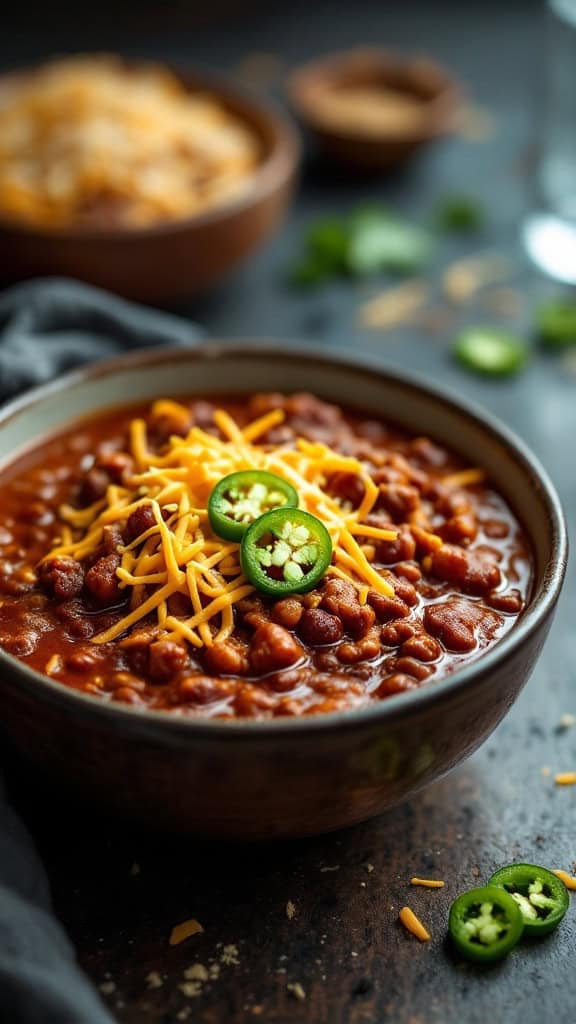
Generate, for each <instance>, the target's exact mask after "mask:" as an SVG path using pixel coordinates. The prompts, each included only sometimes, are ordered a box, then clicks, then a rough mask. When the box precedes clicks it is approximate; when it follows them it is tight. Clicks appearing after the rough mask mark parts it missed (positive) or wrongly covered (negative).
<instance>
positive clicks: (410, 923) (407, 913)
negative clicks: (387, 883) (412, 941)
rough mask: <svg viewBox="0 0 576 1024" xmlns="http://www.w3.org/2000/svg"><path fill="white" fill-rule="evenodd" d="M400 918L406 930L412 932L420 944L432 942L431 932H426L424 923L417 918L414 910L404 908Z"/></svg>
mask: <svg viewBox="0 0 576 1024" xmlns="http://www.w3.org/2000/svg"><path fill="white" fill-rule="evenodd" d="M398 916H399V918H400V920H401V922H402V924H403V925H404V927H405V928H406V930H407V931H409V932H411V934H412V935H415V936H416V938H417V939H419V940H420V942H429V941H430V939H431V938H432V936H431V935H430V932H428V931H427V930H426V928H425V927H424V925H423V924H422V921H420V919H419V918H417V917H416V914H415V913H414V911H413V910H410V907H402V910H401V911H400V913H399V915H398Z"/></svg>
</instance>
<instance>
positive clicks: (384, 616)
mask: <svg viewBox="0 0 576 1024" xmlns="http://www.w3.org/2000/svg"><path fill="white" fill-rule="evenodd" d="M368 602H369V604H370V606H371V607H372V608H373V609H374V612H375V615H376V618H377V619H378V622H389V621H390V620H392V619H399V618H403V617H405V616H406V615H409V614H410V608H409V607H408V605H407V604H406V603H405V602H404V601H401V600H400V598H399V597H396V596H394V597H385V595H384V594H378V593H377V592H376V591H375V590H371V591H370V592H369V594H368Z"/></svg>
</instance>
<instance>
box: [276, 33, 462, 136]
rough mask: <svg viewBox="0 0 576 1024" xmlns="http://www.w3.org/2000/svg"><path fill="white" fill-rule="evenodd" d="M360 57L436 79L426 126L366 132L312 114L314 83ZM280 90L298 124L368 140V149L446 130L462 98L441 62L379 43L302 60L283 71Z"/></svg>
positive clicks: (328, 133) (334, 78)
mask: <svg viewBox="0 0 576 1024" xmlns="http://www.w3.org/2000/svg"><path fill="white" fill-rule="evenodd" d="M362 60H367V61H369V62H370V64H371V65H372V68H373V69H374V70H376V69H380V70H381V71H386V70H388V71H403V72H407V73H410V72H411V71H414V72H415V71H417V70H420V71H421V70H423V69H425V70H426V72H427V73H429V74H432V75H434V76H435V77H436V79H437V84H438V91H437V93H435V94H434V95H432V96H430V98H429V99H428V100H426V101H425V103H426V108H427V119H426V124H424V125H422V127H421V128H419V129H418V130H408V131H405V132H394V133H389V132H387V131H386V130H383V131H382V132H380V133H376V132H373V133H371V132H366V131H364V130H362V128H360V127H359V128H356V129H355V128H339V127H338V125H337V124H330V123H328V122H326V121H325V120H324V119H323V117H322V115H321V114H320V115H318V114H317V112H316V110H315V106H314V101H313V98H311V97H312V94H313V93H314V91H315V89H316V88H317V85H318V84H319V83H321V82H323V81H325V82H329V81H332V82H334V81H337V80H338V78H339V77H340V76H341V73H342V72H344V71H345V70H346V69H348V68H351V69H354V67H355V66H356V65H359V64H360V62H361V61H362ZM286 91H287V94H288V97H289V99H290V103H291V106H292V108H293V110H294V111H295V112H296V113H297V114H298V115H299V117H300V118H301V119H302V121H303V122H305V123H306V124H308V125H310V126H311V127H312V128H314V130H315V131H317V132H320V133H322V134H323V135H325V136H330V137H333V138H338V139H342V140H345V141H349V142H351V143H352V142H356V143H360V142H362V143H366V144H372V145H373V146H374V147H376V146H383V145H392V144H398V145H406V144H407V143H409V142H418V141H420V142H425V141H426V140H429V139H435V138H438V136H441V135H444V134H446V132H447V131H449V130H450V128H451V127H452V123H453V120H454V117H455V112H456V110H457V108H458V105H459V102H460V101H461V99H462V86H461V84H460V82H459V81H458V79H457V78H456V77H455V76H454V75H453V74H452V72H451V71H450V70H449V68H447V67H446V66H445V65H444V64H442V63H440V61H437V60H435V59H433V58H430V57H428V56H419V55H418V54H408V53H403V52H402V51H398V50H391V49H388V48H387V47H379V46H362V45H358V46H354V47H351V48H350V49H348V50H339V51H333V52H329V53H325V54H323V55H321V56H319V57H315V58H313V59H312V60H310V61H307V62H306V63H304V64H300V65H298V67H296V68H294V70H293V71H292V72H291V73H290V74H289V75H288V77H287V80H286Z"/></svg>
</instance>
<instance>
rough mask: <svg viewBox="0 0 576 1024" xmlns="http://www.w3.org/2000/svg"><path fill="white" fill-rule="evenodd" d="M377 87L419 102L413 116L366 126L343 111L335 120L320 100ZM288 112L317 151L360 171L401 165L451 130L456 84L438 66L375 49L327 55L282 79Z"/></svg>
mask: <svg viewBox="0 0 576 1024" xmlns="http://www.w3.org/2000/svg"><path fill="white" fill-rule="evenodd" d="M352 89H353V90H373V89H382V90H387V91H390V92H393V93H395V94H400V96H404V97H405V99H406V101H407V102H408V103H410V101H412V103H414V101H416V103H417V104H418V105H421V107H422V110H421V114H420V116H418V117H415V118H410V117H408V118H407V119H405V123H404V125H403V124H402V123H401V121H399V120H398V119H397V120H396V123H395V124H391V123H389V125H388V126H386V125H385V124H382V125H381V126H378V125H375V124H372V125H371V126H369V127H367V125H366V122H365V121H364V122H363V121H362V118H361V117H358V118H357V119H354V118H353V117H352V116H350V112H349V113H348V117H343V118H342V119H341V122H340V123H338V117H337V115H336V112H335V111H334V110H333V111H332V113H331V114H328V113H327V110H326V106H325V103H326V98H327V97H334V95H335V94H337V93H341V94H342V93H343V92H344V91H346V90H352ZM287 90H288V95H289V97H290V101H291V103H292V106H293V108H294V110H295V111H296V112H297V114H298V115H299V117H300V119H301V120H302V121H303V122H304V124H305V125H306V126H307V127H308V128H309V130H310V132H311V134H312V136H313V138H314V139H315V141H316V143H317V144H318V148H319V150H320V151H321V152H322V154H323V155H324V156H325V157H327V158H328V159H330V160H334V161H338V162H339V163H342V164H346V165H347V166H349V167H351V168H354V169H356V170H361V171H371V172H374V171H381V170H386V169H387V168H389V167H392V166H393V165H395V164H399V163H402V162H403V161H405V160H407V159H408V158H409V157H411V156H412V155H413V154H414V153H415V152H416V151H417V150H418V149H420V148H421V147H422V146H424V145H426V144H427V143H429V142H432V141H434V140H435V139H438V138H439V137H441V136H442V135H446V134H449V133H450V132H451V131H453V130H454V128H455V126H456V123H457V114H458V109H459V107H460V103H461V90H460V87H459V85H458V83H457V82H456V81H455V80H454V79H453V78H452V77H451V75H450V74H449V73H448V71H446V70H445V69H444V68H442V67H441V66H440V65H438V64H436V63H434V62H432V61H429V60H427V59H424V58H414V59H411V58H405V57H399V56H397V55H395V54H392V53H388V52H387V51H386V50H379V49H366V48H361V49H356V50H350V51H348V52H346V53H338V54H332V55H330V56H328V57H323V58H320V59H319V60H315V61H312V62H311V63H310V64H306V65H304V66H303V67H300V68H298V69H297V70H296V71H295V72H294V73H293V74H292V75H291V76H290V78H289V80H288V83H287Z"/></svg>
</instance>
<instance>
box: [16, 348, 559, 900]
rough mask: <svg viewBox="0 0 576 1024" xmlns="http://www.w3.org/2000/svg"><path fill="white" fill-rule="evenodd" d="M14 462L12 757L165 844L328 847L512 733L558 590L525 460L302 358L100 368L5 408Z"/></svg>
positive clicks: (518, 452)
mask: <svg viewBox="0 0 576 1024" xmlns="http://www.w3.org/2000/svg"><path fill="white" fill-rule="evenodd" d="M215 382H217V384H215ZM303 388H305V389H306V393H302V389H303ZM127 394H129V395H130V403H131V404H130V405H128V406H127V405H126V398H125V396H126V395H127ZM0 460H1V461H0V483H1V484H2V487H1V490H0V494H1V497H0V546H1V547H2V552H1V555H2V558H1V559H0V590H1V591H2V594H1V601H2V603H1V605H0V664H1V668H2V671H1V674H0V720H1V723H2V725H1V728H2V732H3V734H4V736H5V737H6V738H7V739H8V740H9V741H10V742H11V743H12V745H13V746H14V747H15V748H16V750H17V751H19V752H20V753H21V754H23V755H25V756H26V757H27V758H28V759H29V760H30V761H31V762H32V765H33V768H34V770H35V771H36V772H37V774H38V777H39V778H44V776H46V778H47V779H49V780H52V781H53V782H54V781H55V782H56V783H57V784H59V785H61V786H63V787H65V788H66V789H67V790H72V791H75V792H76V793H77V794H80V795H81V796H82V798H83V799H90V800H91V801H93V802H94V804H95V805H96V806H100V807H102V808H103V809H106V810H107V811H108V812H110V811H113V812H116V813H119V814H122V815H124V816H128V817H132V818H133V819H135V820H139V821H143V822H146V823H147V824H149V825H154V826H156V827H162V828H168V829H172V830H177V831H183V832H193V833H198V834H203V835H208V836H216V837H218V836H219V837H225V838H244V839H246V838H263V837H267V838H269V837H271V836H278V837H288V836H297V835H306V834H312V833H317V832H324V831H329V830H331V829H336V828H340V827H343V826H346V825H350V824H353V823H355V822H359V821H362V820H364V819H366V818H369V817H371V816H373V815H375V814H378V813H380V812H382V811H383V810H385V809H386V808H387V807H390V806H392V805H393V804H395V803H398V802H399V801H402V800H404V799H406V798H407V797H409V796H410V795H411V794H412V793H414V792H415V791H416V790H418V789H420V788H422V787H423V786H426V785H428V784H429V783H431V782H432V781H433V780H434V779H436V778H438V777H439V776H440V775H442V774H443V773H445V772H446V771H448V770H449V769H450V768H452V767H454V766H455V765H456V764H457V763H459V762H460V761H461V760H462V759H463V758H465V757H467V756H468V755H469V754H471V753H472V752H473V751H474V750H475V749H476V748H477V747H478V746H479V745H480V744H481V743H482V742H483V741H484V740H485V739H486V738H487V736H488V735H489V734H490V733H491V732H492V730H493V729H494V728H495V727H496V725H497V724H498V723H499V722H500V720H501V719H502V718H503V717H504V715H505V714H506V712H507V711H508V710H509V708H510V706H511V704H512V703H513V701H514V699H515V698H516V696H517V695H518V693H519V692H520V690H521V689H522V687H523V685H524V683H525V682H526V680H527V678H528V677H529V675H530V672H531V670H532V668H533V665H534V663H535V660H536V658H537V656H538V654H539V652H540V650H541V647H542V644H543V642H544V639H545V637H546V634H547V631H548V628H549V625H550V622H551V618H552V615H553V612H554V608H555V604H556V601H557V598H558V595H559V593H560V589H561V585H562V580H563V576H564V571H565V564H566V532H565V526H564V520H563V515H562V510H561V507H560V503H559V500H558V497H557V495H556V493H555V491H554V488H553V486H552V484H551V483H550V481H549V480H548V478H547V476H546V473H545V471H544V470H543V469H542V467H541V466H540V465H539V464H538V462H537V460H536V459H535V458H534V456H533V455H532V454H531V453H530V452H529V451H528V450H527V449H526V447H525V446H524V444H523V443H522V441H520V440H519V439H518V438H516V437H515V436H514V435H512V434H511V433H510V432H509V431H508V430H507V429H506V428H505V427H503V426H502V425H501V424H498V423H496V422H495V421H494V420H493V419H492V418H491V417H490V416H489V415H487V414H485V413H483V412H479V411H478V410H474V409H470V408H469V406H468V404H467V405H466V407H464V405H463V404H460V403H459V402H458V401H457V400H456V399H454V398H452V396H450V395H447V394H445V393H444V392H442V391H441V390H439V389H436V388H432V387H430V386H428V385H427V384H426V385H425V384H423V383H421V382H420V381H418V380H417V379H413V378H412V377H410V376H409V375H406V374H397V373H392V372H388V371H386V370H383V369H382V368H381V367H379V366H377V365H374V364H372V363H371V362H370V361H368V360H362V359H359V358H355V359H353V360H350V359H345V358H342V357H340V356H337V355H329V356H328V355H326V354H321V353H318V352H314V351H311V350H310V349H309V348H308V347H306V348H304V347H298V346H294V345H291V346H287V347H285V348H282V347H274V348H267V347H264V346H262V345H254V346H250V345H242V346H232V345H229V344H227V345H222V346H221V345H218V344H217V343H212V344H210V345H207V346H203V347H199V348H197V349H194V350H190V351H181V350H178V351H166V350H162V351H147V352H141V353H135V354H131V355H129V356H123V357H120V358H118V359H115V360H111V361H109V362H106V363H102V364H98V365H95V366H92V367H89V368H85V369H82V370H80V371H77V372H74V373H72V374H70V375H68V376H66V377H63V378H61V379H59V380H58V381H55V382H53V383H51V384H49V385H46V386H44V387H42V388H38V389H36V390H34V391H33V392H30V393H28V394H27V395H26V396H24V397H23V398H20V399H18V400H16V401H15V402H13V403H11V404H10V405H8V406H6V407H5V408H4V410H3V411H2V414H1V416H0ZM173 555H174V559H173V557H172V556H173ZM511 756H512V755H511ZM533 882H534V880H533V879H531V880H529V884H533ZM490 884H491V885H498V884H499V880H491V883H490ZM522 884H523V883H522ZM504 888H508V884H507V882H506V880H505V881H504ZM521 892H523V890H521ZM530 892H531V890H530ZM545 895H546V892H545Z"/></svg>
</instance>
